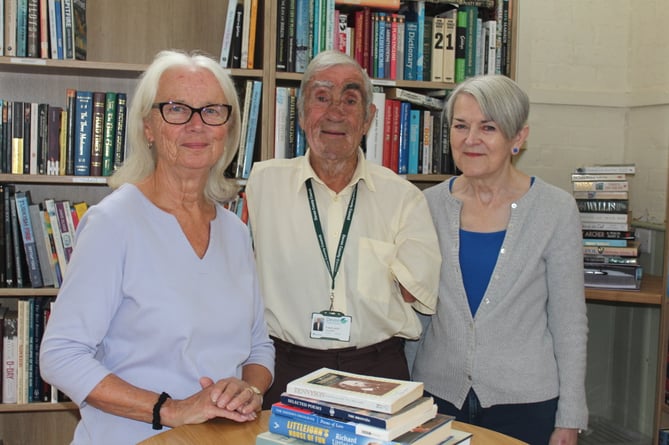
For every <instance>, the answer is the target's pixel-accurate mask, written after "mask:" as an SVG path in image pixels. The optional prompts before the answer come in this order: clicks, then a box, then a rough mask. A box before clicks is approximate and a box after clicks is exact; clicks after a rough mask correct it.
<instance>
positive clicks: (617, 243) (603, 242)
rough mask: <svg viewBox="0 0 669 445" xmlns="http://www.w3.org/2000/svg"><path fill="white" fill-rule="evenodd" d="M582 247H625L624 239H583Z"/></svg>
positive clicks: (625, 241) (626, 243)
mask: <svg viewBox="0 0 669 445" xmlns="http://www.w3.org/2000/svg"><path fill="white" fill-rule="evenodd" d="M583 245H584V246H610V247H627V245H628V242H627V240H626V239H607V238H583Z"/></svg>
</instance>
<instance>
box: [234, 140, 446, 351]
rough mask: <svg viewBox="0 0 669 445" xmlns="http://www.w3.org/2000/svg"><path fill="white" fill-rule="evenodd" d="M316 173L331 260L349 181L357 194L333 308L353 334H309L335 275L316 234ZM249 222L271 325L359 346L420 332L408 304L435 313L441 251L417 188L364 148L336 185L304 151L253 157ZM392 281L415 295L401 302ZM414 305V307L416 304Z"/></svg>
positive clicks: (324, 345) (291, 334) (325, 345)
mask: <svg viewBox="0 0 669 445" xmlns="http://www.w3.org/2000/svg"><path fill="white" fill-rule="evenodd" d="M309 178H312V184H313V188H314V194H315V197H316V202H317V207H318V212H319V215H320V219H321V225H322V227H323V232H324V236H325V242H326V245H327V249H328V254H329V258H330V263H331V265H332V266H333V267H334V261H335V253H336V250H337V244H338V242H339V236H340V234H341V230H342V226H343V223H344V217H345V214H346V210H347V207H348V203H349V200H350V197H351V193H352V191H353V187H354V186H355V184H356V183H358V194H357V201H356V205H355V210H354V213H353V220H352V223H351V227H350V231H349V235H348V239H347V242H346V246H345V249H344V252H343V256H342V260H341V266H340V268H339V272H338V274H337V275H336V280H335V288H334V300H333V310H335V311H340V312H343V313H344V314H346V315H348V316H351V317H352V325H351V337H350V341H349V342H342V341H336V340H318V339H312V338H310V332H311V326H312V324H311V315H312V313H314V312H320V311H323V310H327V309H329V307H330V288H331V284H332V282H331V278H330V274H329V272H328V269H327V267H326V265H325V260H324V259H323V255H322V254H321V250H320V247H319V244H318V239H317V237H316V232H315V229H314V224H313V220H312V217H311V213H310V208H309V203H308V200H307V192H306V186H305V181H306V180H307V179H309ZM246 196H247V203H248V209H249V223H250V226H251V231H252V235H253V240H254V244H255V254H256V262H257V265H258V274H259V277H260V285H261V292H262V294H263V295H264V298H265V308H266V309H265V314H266V318H267V323H268V325H269V330H270V334H271V335H273V336H275V337H277V338H280V339H282V340H284V341H287V342H290V343H293V344H297V345H300V346H305V347H310V348H316V349H329V348H343V347H350V346H356V347H364V346H368V345H371V344H374V343H378V342H380V341H383V340H387V339H388V338H390V337H393V336H398V337H404V338H410V339H415V338H417V337H418V336H419V335H420V333H421V325H420V322H419V320H418V318H417V316H416V314H415V312H414V308H415V309H416V310H418V311H420V312H422V313H427V314H432V313H434V310H435V307H436V301H437V289H438V284H439V270H440V265H441V255H440V252H439V245H438V241H437V235H436V232H435V229H434V225H433V223H432V219H431V217H430V212H429V209H428V206H427V202H426V200H425V198H424V196H423V193H422V192H421V191H420V190H419V189H418V188H417V187H416V186H414V185H413V184H411V183H410V182H408V181H407V180H406V179H404V178H402V177H400V176H398V175H396V174H395V173H393V172H392V171H390V170H388V169H386V168H383V167H380V166H378V165H376V164H372V163H369V162H368V161H366V160H365V159H364V156H363V153H362V151H361V150H360V151H359V154H358V166H357V168H356V171H355V173H354V175H353V178H352V180H351V182H350V184H349V185H348V186H347V187H346V188H344V190H342V191H341V192H340V193H335V192H334V191H332V190H330V189H329V188H328V187H327V186H325V184H324V183H323V182H322V181H321V180H320V179H319V178H318V177H317V176H316V174H315V172H314V171H313V169H312V168H311V165H310V164H309V152H307V155H306V156H303V157H299V158H294V159H273V160H269V161H264V162H259V163H255V164H254V167H253V170H252V172H251V175H250V177H249V179H248V183H247V185H246ZM398 282H399V283H402V285H403V286H404V287H405V288H406V289H407V290H408V291H409V292H410V293H411V294H413V295H414V297H416V299H417V301H416V302H415V303H413V304H408V303H406V302H404V300H403V299H402V296H401V294H400V290H399V286H398ZM412 306H413V307H412Z"/></svg>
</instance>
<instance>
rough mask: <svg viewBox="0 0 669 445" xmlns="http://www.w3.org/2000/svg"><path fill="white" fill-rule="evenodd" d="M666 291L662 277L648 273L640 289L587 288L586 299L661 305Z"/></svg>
mask: <svg viewBox="0 0 669 445" xmlns="http://www.w3.org/2000/svg"><path fill="white" fill-rule="evenodd" d="M664 293H665V292H664V286H663V284H662V277H658V276H653V275H646V276H644V277H643V279H642V280H641V289H640V290H629V291H628V290H618V289H593V288H586V289H585V299H586V300H587V301H589V302H596V301H606V302H618V303H637V304H650V305H654V306H660V305H661V304H662V299H663V298H664Z"/></svg>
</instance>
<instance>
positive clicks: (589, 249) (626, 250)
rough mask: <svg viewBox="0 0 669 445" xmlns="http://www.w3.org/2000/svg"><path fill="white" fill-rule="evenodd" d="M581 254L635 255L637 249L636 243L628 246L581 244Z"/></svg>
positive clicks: (637, 251)
mask: <svg viewBox="0 0 669 445" xmlns="http://www.w3.org/2000/svg"><path fill="white" fill-rule="evenodd" d="M583 254H584V255H612V256H624V257H630V256H631V257H635V256H638V255H639V249H638V246H636V245H635V246H628V247H608V246H583Z"/></svg>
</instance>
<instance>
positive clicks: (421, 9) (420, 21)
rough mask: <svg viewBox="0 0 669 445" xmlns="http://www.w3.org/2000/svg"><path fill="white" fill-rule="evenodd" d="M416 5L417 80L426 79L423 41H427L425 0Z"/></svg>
mask: <svg viewBox="0 0 669 445" xmlns="http://www.w3.org/2000/svg"><path fill="white" fill-rule="evenodd" d="M414 5H415V8H416V19H417V20H416V24H417V26H418V32H417V36H416V41H417V43H416V63H415V66H416V80H424V79H423V61H424V60H425V58H424V54H423V42H424V41H425V1H424V0H419V1H417V2H415V3H414ZM430 38H432V36H430ZM428 80H429V79H428Z"/></svg>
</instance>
